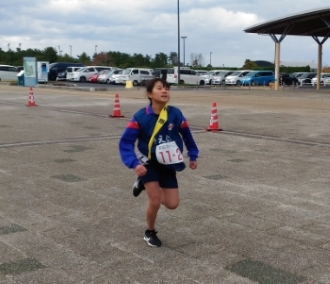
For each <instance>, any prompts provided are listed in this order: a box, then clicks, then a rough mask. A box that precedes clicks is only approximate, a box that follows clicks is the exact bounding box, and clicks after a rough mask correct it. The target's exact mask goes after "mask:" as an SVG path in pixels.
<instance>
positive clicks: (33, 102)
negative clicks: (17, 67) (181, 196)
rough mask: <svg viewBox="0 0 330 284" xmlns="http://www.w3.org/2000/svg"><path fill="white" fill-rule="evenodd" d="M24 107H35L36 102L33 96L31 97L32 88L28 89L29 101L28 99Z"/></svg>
mask: <svg viewBox="0 0 330 284" xmlns="http://www.w3.org/2000/svg"><path fill="white" fill-rule="evenodd" d="M26 106H28V107H32V106H37V105H36V101H35V100H34V95H33V90H32V87H30V91H29V99H28V103H27V105H26Z"/></svg>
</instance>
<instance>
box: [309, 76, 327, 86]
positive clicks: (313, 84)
mask: <svg viewBox="0 0 330 284" xmlns="http://www.w3.org/2000/svg"><path fill="white" fill-rule="evenodd" d="M329 81H330V73H321V76H320V83H321V84H324V86H325V85H326V84H328V83H329ZM316 84H317V76H316V77H314V78H313V79H312V86H315V85H316Z"/></svg>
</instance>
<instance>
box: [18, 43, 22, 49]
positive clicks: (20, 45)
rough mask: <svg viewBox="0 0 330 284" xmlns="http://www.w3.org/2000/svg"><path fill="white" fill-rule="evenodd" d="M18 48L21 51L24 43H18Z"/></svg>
mask: <svg viewBox="0 0 330 284" xmlns="http://www.w3.org/2000/svg"><path fill="white" fill-rule="evenodd" d="M18 48H19V50H20V51H21V49H22V44H21V43H19V44H18Z"/></svg>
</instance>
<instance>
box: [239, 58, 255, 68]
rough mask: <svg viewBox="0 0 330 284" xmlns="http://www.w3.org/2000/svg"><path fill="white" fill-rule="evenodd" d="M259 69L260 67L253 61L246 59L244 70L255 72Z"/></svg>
mask: <svg viewBox="0 0 330 284" xmlns="http://www.w3.org/2000/svg"><path fill="white" fill-rule="evenodd" d="M257 67H258V65H257V64H256V63H255V62H254V61H251V60H250V59H246V60H245V63H244V65H243V67H242V69H247V70H253V69H256V68H257Z"/></svg>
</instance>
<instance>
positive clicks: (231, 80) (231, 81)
mask: <svg viewBox="0 0 330 284" xmlns="http://www.w3.org/2000/svg"><path fill="white" fill-rule="evenodd" d="M249 72H251V70H237V71H234V72H233V73H231V74H230V75H229V76H227V77H226V80H225V82H226V85H237V81H238V80H239V78H240V77H244V76H245V75H246V74H247V73H249Z"/></svg>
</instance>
